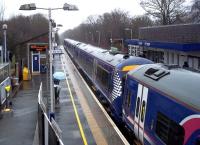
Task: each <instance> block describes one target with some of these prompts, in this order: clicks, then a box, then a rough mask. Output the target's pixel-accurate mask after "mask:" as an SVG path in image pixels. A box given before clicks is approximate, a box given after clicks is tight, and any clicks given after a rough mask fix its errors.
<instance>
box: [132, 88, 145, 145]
mask: <svg viewBox="0 0 200 145" xmlns="http://www.w3.org/2000/svg"><path fill="white" fill-rule="evenodd" d="M147 97H148V88H146V87H144V86H143V85H141V84H138V92H137V99H136V105H135V106H136V107H135V117H134V121H135V125H134V133H135V136H136V137H137V138H139V140H140V141H141V142H142V143H143V138H144V122H145V114H146V105H147Z"/></svg>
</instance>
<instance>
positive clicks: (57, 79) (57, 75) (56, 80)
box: [53, 72, 65, 103]
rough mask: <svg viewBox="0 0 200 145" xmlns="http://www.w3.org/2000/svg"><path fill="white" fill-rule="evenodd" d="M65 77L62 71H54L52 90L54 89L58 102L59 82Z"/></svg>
mask: <svg viewBox="0 0 200 145" xmlns="http://www.w3.org/2000/svg"><path fill="white" fill-rule="evenodd" d="M64 79H65V74H64V73H63V72H55V73H54V74H53V81H54V91H55V101H56V102H57V103H58V102H59V94H60V89H61V88H60V87H59V83H60V81H61V80H64Z"/></svg>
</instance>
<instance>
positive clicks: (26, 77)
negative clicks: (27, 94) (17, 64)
mask: <svg viewBox="0 0 200 145" xmlns="http://www.w3.org/2000/svg"><path fill="white" fill-rule="evenodd" d="M28 73H29V72H28V68H27V67H24V68H23V80H24V81H28V75H29V74H28Z"/></svg>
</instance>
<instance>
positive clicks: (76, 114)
mask: <svg viewBox="0 0 200 145" xmlns="http://www.w3.org/2000/svg"><path fill="white" fill-rule="evenodd" d="M66 82H67V86H68V89H69V93H70V97H71V101H72V105H73V108H74V113H75V116H76V121H77V122H78V127H79V130H80V133H81V137H82V139H83V143H84V145H88V143H87V139H86V137H85V133H84V131H83V127H82V124H81V121H80V118H79V115H78V112H77V109H76V105H75V103H74V98H73V96H72V92H71V88H70V86H69V82H68V80H67V79H66Z"/></svg>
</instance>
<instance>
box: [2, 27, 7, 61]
mask: <svg viewBox="0 0 200 145" xmlns="http://www.w3.org/2000/svg"><path fill="white" fill-rule="evenodd" d="M2 29H3V35H4V62H5V63H6V62H7V61H6V60H7V58H6V54H7V47H6V31H7V29H8V26H7V24H3V26H2ZM1 54H2V62H3V50H2V53H1Z"/></svg>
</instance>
